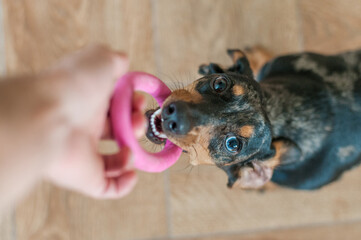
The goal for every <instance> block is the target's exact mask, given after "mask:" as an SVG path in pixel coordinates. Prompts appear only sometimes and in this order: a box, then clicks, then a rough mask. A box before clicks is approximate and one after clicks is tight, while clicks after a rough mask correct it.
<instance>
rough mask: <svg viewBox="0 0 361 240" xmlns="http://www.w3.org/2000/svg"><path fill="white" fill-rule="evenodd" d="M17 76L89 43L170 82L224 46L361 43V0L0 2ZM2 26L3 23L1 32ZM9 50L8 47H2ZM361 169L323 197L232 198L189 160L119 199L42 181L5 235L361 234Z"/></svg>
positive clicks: (12, 213) (218, 178)
mask: <svg viewBox="0 0 361 240" xmlns="http://www.w3.org/2000/svg"><path fill="white" fill-rule="evenodd" d="M1 4H2V8H3V9H2V10H3V16H4V29H5V30H4V33H3V34H2V36H1V37H2V38H4V39H5V45H4V46H5V49H0V53H1V52H2V51H4V52H5V53H6V54H5V58H4V61H1V62H6V69H7V73H8V74H15V73H32V72H36V71H39V70H40V69H42V68H44V67H45V66H47V65H48V64H49V62H53V61H55V60H56V59H57V58H59V57H60V56H62V55H64V54H65V53H67V52H69V51H72V50H74V49H77V48H79V47H80V46H83V45H84V44H87V43H91V42H95V41H96V42H102V43H106V44H109V45H111V46H112V47H113V48H115V49H118V50H122V51H125V52H127V53H128V54H129V57H130V59H131V68H132V70H142V71H146V72H150V73H153V74H156V75H158V76H159V77H160V78H162V79H163V80H164V81H165V82H166V83H168V84H169V85H170V86H173V85H177V84H179V83H178V82H181V83H188V82H190V81H192V80H194V79H196V78H197V77H198V75H197V74H196V72H197V67H198V65H199V64H201V63H206V62H209V61H213V62H219V63H224V64H229V63H230V60H229V59H228V58H227V56H226V54H225V50H226V49H227V48H244V47H245V46H250V45H254V44H262V45H264V46H265V47H267V48H268V49H270V50H271V51H273V52H274V53H275V54H282V53H289V52H295V51H302V50H314V51H320V52H324V53H334V52H337V51H341V50H345V49H352V48H357V47H360V48H361V15H360V12H361V2H360V1H359V0H344V1H336V0H327V1H326V0H322V1H321V0H316V1H311V0H310V1H307V0H242V1H241V0H181V1H175V0H174V1H171V0H152V1H151V0H104V1H101V0H97V1H86V0H51V1H50V0H38V1H32V0H18V1H14V0H2V3H1ZM0 29H1V28H0ZM0 43H1V41H0ZM360 182H361V168H357V169H355V170H352V171H351V172H349V173H348V174H346V175H345V176H344V177H343V178H342V179H341V180H340V181H338V182H336V183H334V184H331V185H330V186H327V187H325V188H323V189H322V190H320V191H315V192H302V191H293V190H288V189H282V188H275V189H273V190H270V191H268V192H264V193H259V192H252V191H230V190H228V189H227V188H226V187H225V183H226V176H225V175H224V173H223V172H221V171H220V170H218V169H216V168H214V167H197V168H193V169H191V168H189V167H188V163H187V156H183V158H182V159H181V160H180V161H179V162H178V163H177V164H176V165H175V166H174V167H172V168H171V169H170V170H168V171H167V172H166V173H163V174H146V173H140V179H139V183H138V185H137V187H136V189H135V191H134V192H133V193H132V194H131V195H129V196H128V197H126V198H124V199H121V200H113V201H99V200H92V199H89V198H86V197H84V196H81V195H79V194H76V193H72V192H69V191H65V190H62V189H59V188H56V187H54V186H51V185H50V184H48V183H41V184H40V185H39V186H38V187H37V188H36V189H35V190H34V191H33V192H32V193H31V194H30V195H28V196H27V197H26V199H24V200H23V201H22V202H21V203H20V204H19V206H18V207H17V208H16V210H9V214H7V215H6V216H5V217H4V218H3V221H2V223H1V224H0V239H1V240H15V239H19V240H26V239H34V240H35V239H36V240H41V239H59V240H65V239H66V240H67V239H72V240H73V239H74V240H78V239H79V240H80V239H89V240H91V239H102V240H103V239H104V240H105V239H172V238H175V239H194V240H196V239H197V240H220V239H224V240H235V239H246V240H251V239H252V240H256V239H257V240H260V239H282V240H283V239H284V240H286V239H287V240H288V239H345V240H346V239H361V230H360V229H361V191H360V190H361V186H360Z"/></svg>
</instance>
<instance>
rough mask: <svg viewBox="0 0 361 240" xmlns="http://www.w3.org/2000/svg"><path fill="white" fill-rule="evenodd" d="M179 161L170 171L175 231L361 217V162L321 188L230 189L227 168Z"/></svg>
mask: <svg viewBox="0 0 361 240" xmlns="http://www.w3.org/2000/svg"><path fill="white" fill-rule="evenodd" d="M180 165H181V164H180V163H179V166H175V167H174V168H173V170H172V172H171V194H172V202H171V203H172V219H173V233H174V235H176V236H182V235H193V234H206V233H208V234H209V233H216V232H229V231H231V232H232V231H253V230H257V229H269V228H276V227H282V228H287V227H293V226H297V225H305V224H316V223H324V222H337V221H349V220H354V219H361V205H360V204H359V202H360V201H361V191H360V190H361V187H360V185H359V182H360V181H361V168H358V169H355V170H353V171H352V172H349V173H347V175H346V176H345V177H343V178H342V179H341V180H340V181H338V182H336V183H334V184H331V185H329V186H327V187H325V188H323V189H321V190H318V191H310V192H307V191H295V190H290V189H284V188H276V189H273V190H269V191H266V192H263V193H262V192H257V191H241V190H229V189H227V188H226V186H225V185H226V176H225V174H224V173H223V172H221V171H220V170H218V169H216V168H214V167H199V168H197V169H193V171H192V172H191V173H190V174H189V173H187V172H185V171H182V170H179V169H181V168H182V167H181V166H180ZM177 168H178V170H177Z"/></svg>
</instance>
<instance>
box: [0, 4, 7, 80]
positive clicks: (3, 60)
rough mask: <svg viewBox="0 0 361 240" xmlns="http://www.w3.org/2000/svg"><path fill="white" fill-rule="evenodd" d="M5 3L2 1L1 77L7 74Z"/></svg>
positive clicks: (0, 34)
mask: <svg viewBox="0 0 361 240" xmlns="http://www.w3.org/2000/svg"><path fill="white" fill-rule="evenodd" d="M3 10H4V9H3V2H2V1H1V0H0V75H1V76H4V75H5V74H6V54H5V31H4V30H5V28H4V13H3Z"/></svg>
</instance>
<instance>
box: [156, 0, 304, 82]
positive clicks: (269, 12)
mask: <svg viewBox="0 0 361 240" xmlns="http://www.w3.org/2000/svg"><path fill="white" fill-rule="evenodd" d="M156 2H157V4H156V5H155V16H154V17H155V18H156V25H157V26H158V28H157V34H156V39H157V40H158V41H157V42H158V43H157V49H158V50H159V55H158V58H157V63H158V66H159V70H160V73H159V76H161V77H162V78H163V80H165V81H168V82H180V83H181V84H180V85H182V84H186V83H189V82H191V81H193V80H195V79H196V78H198V77H199V75H197V74H196V73H197V71H198V66H199V65H200V64H202V63H208V62H210V61H212V62H216V63H220V64H223V65H227V64H230V63H231V60H230V59H229V58H228V56H227V54H226V49H228V48H241V49H242V48H245V47H246V46H253V45H255V44H261V45H263V46H265V47H266V48H268V49H270V50H271V51H273V52H274V53H277V54H280V53H286V52H294V51H299V50H300V46H301V41H300V40H301V39H300V36H299V31H298V30H299V26H298V23H297V18H296V5H295V1H293V0H291V1H278V0H275V1H269V0H258V1H253V0H247V1H238V0H235V1H234V0H232V1H218V0H199V1H192V0H184V1H178V2H177V4H174V2H172V1H167V0H160V1H156ZM170 86H172V83H170Z"/></svg>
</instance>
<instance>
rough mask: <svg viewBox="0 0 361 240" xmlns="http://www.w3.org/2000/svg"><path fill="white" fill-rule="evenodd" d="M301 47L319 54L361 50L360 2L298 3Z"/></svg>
mask: <svg viewBox="0 0 361 240" xmlns="http://www.w3.org/2000/svg"><path fill="white" fill-rule="evenodd" d="M299 11H300V19H301V21H302V26H303V27H302V30H303V32H304V47H305V49H306V50H312V51H317V52H323V53H337V52H339V51H343V50H349V49H356V48H361V15H360V12H361V2H360V1H358V0H345V1H337V0H330V1H302V0H301V1H299Z"/></svg>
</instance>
